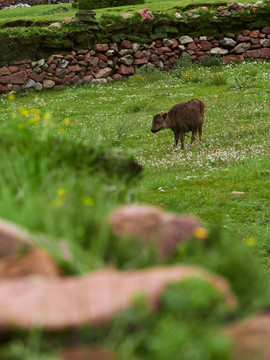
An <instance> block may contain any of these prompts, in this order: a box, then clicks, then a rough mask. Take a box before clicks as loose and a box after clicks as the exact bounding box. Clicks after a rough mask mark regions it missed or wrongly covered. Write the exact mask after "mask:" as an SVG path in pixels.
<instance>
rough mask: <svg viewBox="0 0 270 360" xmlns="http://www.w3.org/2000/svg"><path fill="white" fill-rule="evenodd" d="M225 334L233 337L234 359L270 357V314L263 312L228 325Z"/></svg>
mask: <svg viewBox="0 0 270 360" xmlns="http://www.w3.org/2000/svg"><path fill="white" fill-rule="evenodd" d="M224 332H225V334H226V335H228V336H229V337H230V338H231V339H232V343H233V349H234V356H233V358H234V359H243V360H269V359H270V342H269V338H270V315H269V314H261V315H257V316H254V317H252V318H249V319H246V320H244V321H241V322H238V323H235V324H233V325H230V326H228V327H227V328H226V329H225V330H224Z"/></svg>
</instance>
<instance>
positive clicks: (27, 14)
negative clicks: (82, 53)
mask: <svg viewBox="0 0 270 360" xmlns="http://www.w3.org/2000/svg"><path fill="white" fill-rule="evenodd" d="M255 2H256V0H251V1H250V3H255ZM219 3H224V1H223V0H207V1H202V0H193V1H192V4H193V5H194V6H195V7H196V6H200V5H209V6H213V5H215V4H219ZM188 5H190V1H189V0H181V1H179V0H174V1H172V0H171V1H162V0H156V1H153V0H146V2H145V4H141V5H132V6H131V5H129V6H120V7H115V8H104V9H96V10H95V12H96V14H97V15H96V17H97V19H99V18H100V17H101V16H102V15H103V14H111V15H113V14H122V13H126V12H129V13H134V12H135V11H136V10H138V9H142V8H144V7H148V8H149V9H150V10H151V11H162V12H167V11H169V12H172V11H173V10H175V11H176V8H177V9H178V10H179V9H182V8H185V7H186V6H188ZM59 6H60V5H59V4H58V5H37V6H32V7H30V8H18V9H12V10H9V9H8V10H1V19H0V26H1V25H3V24H5V23H6V22H10V21H15V20H19V19H20V20H30V21H57V20H59V21H61V20H63V19H64V18H65V17H66V16H70V17H75V14H76V12H77V9H73V8H72V6H71V4H63V6H64V7H66V8H68V9H69V11H68V12H58V13H54V14H51V13H50V12H51V11H52V10H54V9H56V8H58V7H59Z"/></svg>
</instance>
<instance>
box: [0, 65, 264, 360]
mask: <svg viewBox="0 0 270 360" xmlns="http://www.w3.org/2000/svg"><path fill="white" fill-rule="evenodd" d="M194 79H195V80H194ZM217 79H218V80H217ZM269 80H270V63H269V62H260V61H253V62H245V63H242V64H233V65H226V66H222V67H211V68H206V67H199V66H196V65H190V64H189V62H185V61H180V62H179V63H178V68H177V69H176V70H174V71H173V72H171V73H170V74H167V73H161V72H159V71H158V70H156V71H154V72H149V71H144V70H141V71H138V72H137V73H136V74H135V76H134V77H132V78H129V79H127V80H126V81H122V82H114V83H108V84H105V85H88V86H81V87H78V88H75V87H68V88H65V89H64V90H61V91H43V92H40V93H34V92H31V93H29V94H28V96H22V95H16V96H15V99H13V100H12V99H10V98H9V97H1V99H0V105H1V113H0V134H1V138H0V139H1V140H0V144H1V158H0V200H1V201H0V217H1V218H5V219H8V220H12V221H15V222H16V223H18V224H20V225H22V226H24V227H26V228H27V229H29V230H30V231H31V232H32V233H33V234H34V238H35V241H36V242H37V244H41V245H42V246H44V247H46V248H47V249H48V250H49V251H50V253H51V254H52V256H53V257H54V258H55V259H56V260H57V261H58V262H59V263H60V265H61V266H62V267H63V269H64V270H65V271H66V273H67V274H84V273H87V272H89V271H91V270H93V269H97V268H101V267H104V266H107V265H108V264H110V265H111V264H114V266H117V267H120V268H122V269H128V268H140V267H147V266H151V265H155V264H157V263H159V261H158V260H157V259H156V258H155V257H153V256H151V254H149V256H148V255H146V252H145V251H143V250H142V249H141V248H139V247H138V246H137V245H133V247H132V246H131V244H130V243H129V242H127V243H121V244H119V243H118V242H117V241H115V238H114V236H113V235H112V234H111V231H110V228H109V226H108V220H107V218H108V214H109V213H110V212H111V211H112V210H113V209H114V208H115V207H116V206H118V205H120V204H126V203H134V202H139V203H145V204H153V205H156V206H160V207H162V208H164V209H166V210H167V211H172V212H175V213H179V214H186V213H188V214H194V215H196V216H197V217H198V218H199V219H200V220H201V222H202V224H203V226H204V227H206V228H207V229H208V230H209V232H210V236H209V239H208V241H207V242H206V243H205V245H202V246H200V245H199V244H198V243H196V242H194V243H193V242H190V243H187V244H183V245H182V246H179V248H178V249H177V251H176V253H175V254H174V255H173V256H172V257H171V258H170V259H169V260H168V263H173V264H175V263H178V264H179V263H188V264H196V265H201V266H204V267H206V268H208V269H209V270H211V271H213V272H214V273H217V274H221V275H223V276H224V277H225V278H226V279H227V280H228V281H229V283H230V285H231V287H232V289H233V291H234V292H235V294H236V295H237V297H238V300H239V304H240V306H239V308H238V309H237V310H236V311H235V312H233V314H231V313H229V314H228V313H227V312H225V315H224V314H223V312H222V315H220V313H219V310H218V311H217V313H216V312H215V314H219V315H215V316H213V318H212V317H211V319H210V318H209V319H208V315H209V311H207V309H208V308H207V307H206V310H202V311H206V312H207V314H208V315H207V316H205V315H201V317H200V316H198V314H197V313H196V311H199V314H201V308H200V306H204V305H203V304H201V303H197V299H198V289H197V285H196V286H195V287H192V289H193V290H188V291H191V292H188V294H189V296H190V299H191V300H190V301H191V303H192V305H190V306H191V309H192V311H191V313H190V314H189V316H190V317H188V318H187V319H182V317H181V316H182V315H181V314H182V313H181V311H180V310H179V312H180V313H179V314H178V313H176V317H175V311H177V310H176V309H179V304H180V303H179V298H178V297H177V296H178V295H176V294H178V290H179V289H178V290H177V292H176V293H175V292H174V291H173V292H172V293H170V292H169V295H168V293H165V295H164V296H165V300H164V301H165V303H164V308H162V309H163V310H162V311H161V312H159V313H158V314H157V315H155V314H153V313H152V312H151V313H149V312H145V311H146V310H145V308H144V310H142V309H140V308H139V310H138V309H137V310H136V309H135V310H134V309H130V310H128V311H127V312H126V313H124V314H123V315H120V318H117V319H116V320H114V321H115V322H114V321H113V322H112V323H110V324H108V325H107V326H105V328H101V329H91V331H89V329H88V330H85V333H84V335H82V342H85V343H87V344H89V343H92V342H94V343H95V342H98V343H100V344H101V345H105V346H109V347H110V346H115V344H117V348H118V350H119V359H121V356H122V358H123V359H127V358H132V359H133V357H131V354H132V355H134V354H136V355H134V359H137V360H138V359H147V360H148V359H153V358H162V359H164V360H167V359H169V358H171V357H172V356H174V354H176V353H175V352H174V351H176V350H177V351H178V349H179V346H182V344H186V343H187V342H188V343H189V344H190V346H191V347H192V349H193V351H194V354H196V356H197V357H196V356H195V355H194V358H198V359H202V358H209V359H213V360H215V359H217V358H218V359H222V360H229V359H231V358H230V355H229V352H230V351H229V349H230V346H229V344H228V343H227V342H226V341H225V340H224V339H223V340H222V339H217V338H216V335H215V334H216V328H218V327H220V326H222V324H224V323H226V322H228V321H229V320H230V319H232V318H238V317H240V316H243V315H247V314H250V313H251V312H254V311H258V309H262V308H263V307H264V306H265V303H267V304H268V303H269V301H268V298H269V296H268V294H265V291H266V290H267V288H268V286H267V284H268V283H269V281H268V275H267V274H268V273H269V269H270V263H269V253H270V247H269V222H270V218H269V214H270V205H269V204H270V187H269V183H270V159H269V145H270V142H269V133H270V123H269V110H270V105H269V104H270V101H269V97H270V92H269V89H268V85H269ZM191 98H198V99H201V100H203V101H204V102H205V104H206V107H205V121H204V138H203V143H202V144H199V143H198V142H197V141H195V145H194V146H193V147H191V146H190V144H189V141H190V139H188V138H186V148H185V150H184V151H181V150H180V149H178V150H177V151H175V150H174V149H173V133H172V132H171V131H170V130H163V131H161V132H159V133H157V134H152V133H151V132H150V128H151V120H152V117H153V115H154V114H156V113H158V112H160V111H168V110H169V109H170V108H171V107H172V106H173V105H174V104H176V103H179V102H182V101H186V100H188V99H191ZM20 107H21V110H19V111H18V108H20ZM26 109H28V111H30V112H31V109H39V110H40V112H41V114H40V120H39V118H36V122H35V121H34V119H35V115H36V114H32V115H31V114H28V113H27V111H25V110H26ZM32 112H33V111H32ZM48 113H50V115H48ZM49 118H50V120H48V119H49ZM31 119H32V121H31ZM113 148H114V150H113ZM132 157H134V158H135V159H136V160H137V162H138V163H140V164H141V165H143V166H144V169H143V175H142V176H141V177H137V178H135V179H133V180H132V179H131V177H130V176H127V175H129V171H128V169H129V168H128V167H126V164H127V162H128V161H129V160H130V159H132ZM104 159H105V160H104ZM233 191H240V192H244V194H242V195H241V194H232V192H233ZM63 238H65V239H66V241H67V242H68V244H69V247H70V250H71V253H72V256H73V259H72V260H71V261H66V260H65V259H64V258H63V255H62V254H61V252H60V251H59V244H60V241H61V239H63ZM179 291H180V293H181V291H182V290H181V289H180V290H179ZM193 291H194V293H193ZM200 291H201V295H199V298H200V296H202V298H204V296H208V295H209V294H208V290H207V289H202V290H200ZM166 294H167V295H166ZM207 294H208V295H207ZM166 296H167V297H166ZM175 296H176V298H175ZM209 296H210V298H211V299H213V298H215V296H216V295H215V296H214V297H213V298H212V296H213V295H211V294H210V295H209ZM180 298H181V297H180ZM166 299H167V300H166ZM173 299H174V300H173ZM207 299H208V298H207ZM215 301H216V300H215ZM175 304H177V306H176V305H175ZM206 304H207V306H208V304H209V303H208V300H207V301H206ZM215 304H216V302H215ZM175 306H176V307H175ZM181 306H186V305H185V303H183V304H182V305H181ZM198 306H199V310H196V309H198ZM215 306H217V309H220V305H215ZM180 308H181V307H180ZM215 309H216V308H215ZM193 310H194V312H193ZM215 311H216V310H215ZM121 316H122V317H121ZM177 316H180V319H181V321H180V323H181V324H182V325H181V326H180V327H179V321H178V317H177ZM206 319H207V323H206ZM182 321H183V322H182ZM116 329H117V330H116ZM131 329H132V330H131ZM134 329H136V331H134ZM153 329H154V330H153ZM194 329H203V333H202V332H201V331H199V330H198V332H197V330H196V331H195V333H194ZM104 333H106V334H108V336H107V337H105V339H104ZM130 333H132V336H128V335H130ZM164 333H165V334H167V333H168V334H171V335H170V336H164ZM173 333H175V334H176V333H177V334H178V335H177V336H178V337H177V338H175V339H174V337H173ZM153 334H154V336H153ZM206 334H209V336H208V335H206ZM42 339H43V340H40V344H39V346H38V348H40V350H35V349H34V355H35V354H37V353H39V351H40V354H43V353H44V351H45V350H44V351H43V350H42V349H43V348H46V349H48V344H55V341H56V340H55V339H54V340H52V339H48V338H46V336H45V335H44V338H42ZM83 339H84V340H83ZM145 339H149V341H146V340H145ZM173 339H174V340H173ZM179 339H181V341H182V342H181V341H180V340H179ZM59 341H60V340H59ZM174 341H175V342H174ZM178 341H180V343H179V342H178ZM224 341H225V342H224ZM60 343H61V341H60ZM12 344H13V345H12V346H13V347H10V350H9V357H7V359H15V360H17V359H20V358H22V355H21V354H23V351H24V350H23V349H24V346H23V345H22V343H18V342H16V341H15V340H14V343H12ZM26 344H27V341H26ZM148 344H151V346H148ZM183 346H184V345H183ZM30 347H31V346H30ZM60 347H61V346H60ZM52 348H54V345H52ZM168 349H171V351H169V350H168ZM181 349H182V348H181ZM0 351H1V349H0ZM12 351H13V353H12ZM16 351H17V353H16V354H17V355H16V356H17V357H16V356H15V355H14V354H15V352H16ZM185 351H186V352H185ZM30 353H31V351H30V350H29V354H30ZM11 354H13V355H12V356H13V357H12V356H11ZM123 354H124V355H123ZM127 354H128V355H127ZM158 354H159V355H158ZM188 354H189V350H188V349H187V348H185V347H183V357H182V358H183V359H189V357H188V356H189V355H188ZM34 355H33V356H34ZM120 355H121V356H120ZM158 356H159V357H158ZM174 357H175V356H174ZM33 358H34V357H33ZM48 358H49V357H48ZM182 358H181V360H182ZM29 359H30V355H29ZM31 359H32V358H31ZM27 360H28V359H27Z"/></svg>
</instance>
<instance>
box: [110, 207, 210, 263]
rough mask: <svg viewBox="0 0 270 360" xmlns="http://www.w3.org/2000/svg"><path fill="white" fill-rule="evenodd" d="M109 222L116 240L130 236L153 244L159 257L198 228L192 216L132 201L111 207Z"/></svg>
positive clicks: (188, 237) (170, 250) (168, 252)
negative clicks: (129, 203)
mask: <svg viewBox="0 0 270 360" xmlns="http://www.w3.org/2000/svg"><path fill="white" fill-rule="evenodd" d="M110 224H111V227H112V231H113V233H114V234H115V235H116V236H118V237H119V238H120V239H122V238H134V239H135V240H136V241H138V242H140V243H145V242H146V243H149V242H152V243H155V244H156V246H157V252H158V256H159V257H160V258H167V257H168V256H170V254H171V253H172V252H173V251H174V250H175V248H176V247H177V245H178V244H179V243H181V242H183V241H186V240H188V239H190V238H191V237H193V236H194V234H195V233H196V231H197V229H202V227H201V224H200V223H199V221H198V220H197V219H196V218H194V217H193V216H180V215H176V214H171V213H167V212H165V211H163V210H162V209H160V208H157V207H154V206H148V205H136V204H134V205H126V206H122V207H120V208H117V209H116V210H114V211H113V212H112V214H111V215H110ZM203 230H204V229H203ZM203 230H202V232H203ZM204 234H205V235H206V231H205V230H204Z"/></svg>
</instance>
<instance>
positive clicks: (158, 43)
mask: <svg viewBox="0 0 270 360" xmlns="http://www.w3.org/2000/svg"><path fill="white" fill-rule="evenodd" d="M162 45H163V44H162V41H161V40H156V43H155V46H156V47H157V48H160V47H162Z"/></svg>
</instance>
